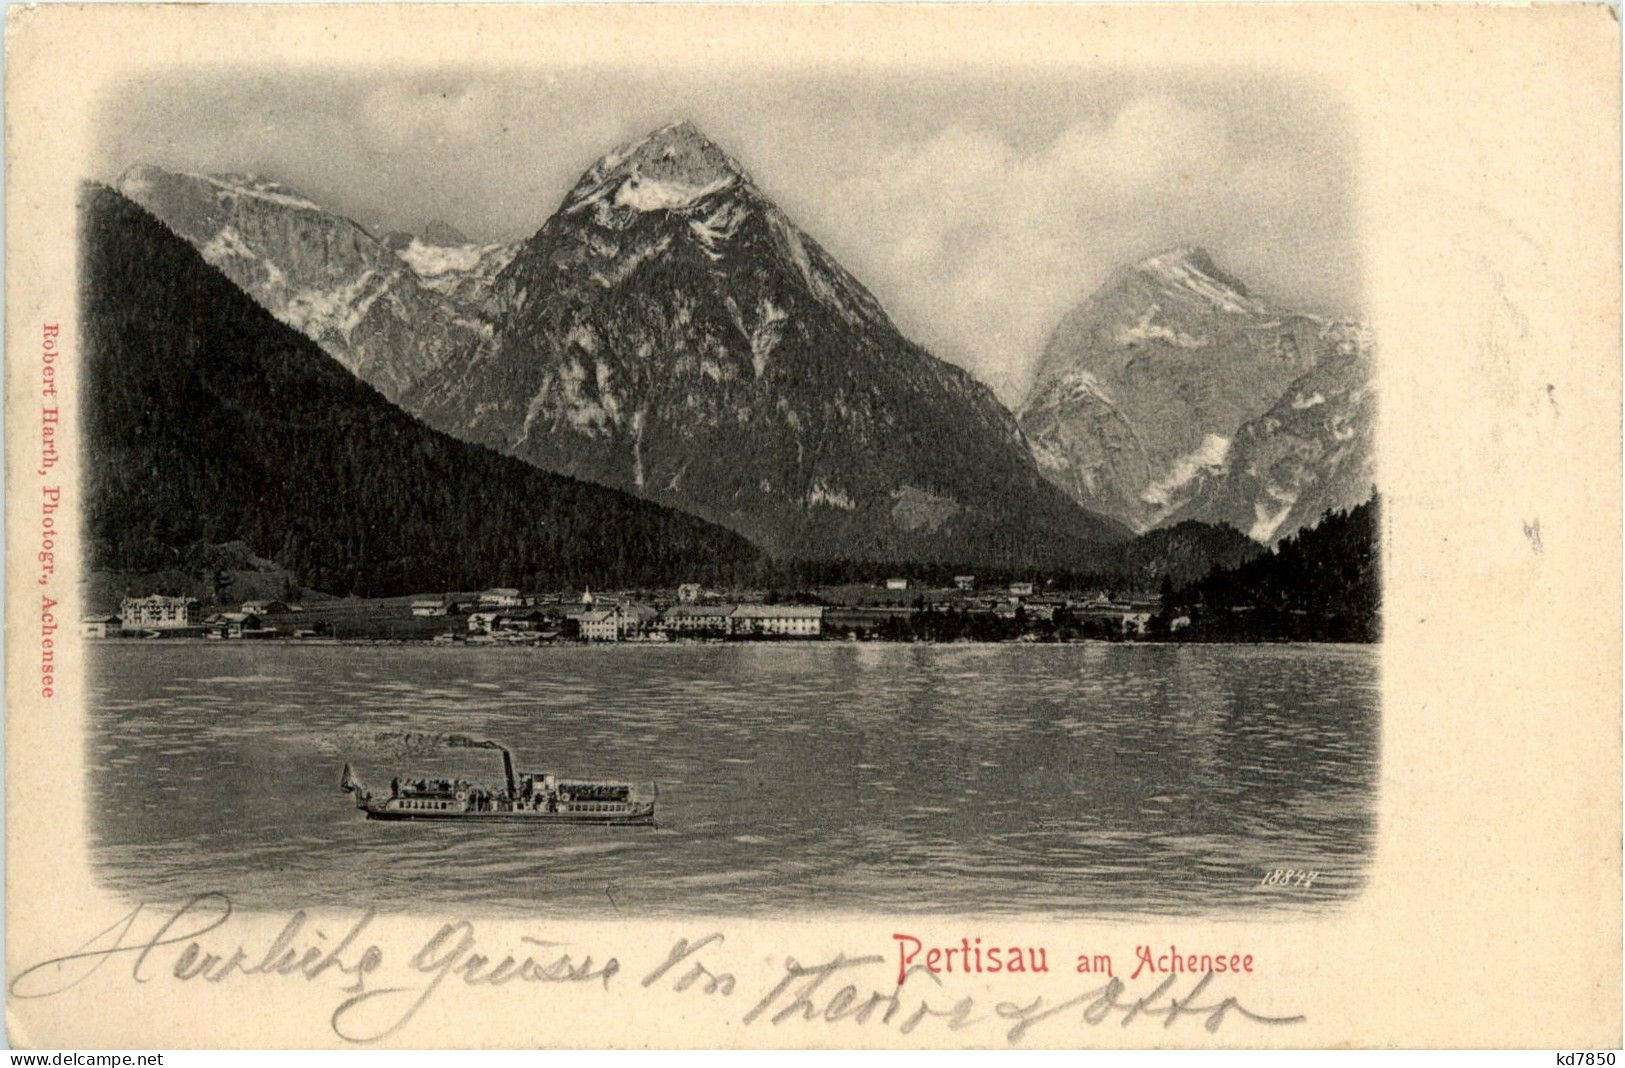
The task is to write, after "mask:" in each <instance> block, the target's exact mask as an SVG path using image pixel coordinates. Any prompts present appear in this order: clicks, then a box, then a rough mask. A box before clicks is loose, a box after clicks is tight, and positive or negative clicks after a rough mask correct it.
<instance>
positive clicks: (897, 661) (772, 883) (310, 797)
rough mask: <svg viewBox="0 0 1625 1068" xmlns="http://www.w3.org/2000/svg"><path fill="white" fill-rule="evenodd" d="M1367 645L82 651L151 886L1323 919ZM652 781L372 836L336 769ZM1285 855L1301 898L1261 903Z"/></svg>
mask: <svg viewBox="0 0 1625 1068" xmlns="http://www.w3.org/2000/svg"><path fill="white" fill-rule="evenodd" d="M1377 709H1378V694H1377V662H1376V650H1375V649H1373V648H1367V647H1328V646H1151V645H1108V644H1084V645H1064V646H1040V645H952V646H934V645H889V644H839V643H794V644H789V643H787V644H760V645H752V644H739V645H675V646H667V647H642V648H629V647H597V648H586V647H567V648H551V649H467V648H442V647H434V648H429V647H399V646H370V647H334V646H295V645H291V644H275V645H273V644H254V645H223V644H219V643H209V644H203V643H188V642H179V641H170V642H122V643H109V644H107V645H104V646H100V647H98V648H97V649H95V650H94V657H93V662H92V672H91V696H90V721H91V724H92V730H91V734H90V739H89V746H90V752H89V763H90V768H91V772H90V774H91V779H90V786H91V788H90V791H89V798H90V808H91V814H92V834H93V850H94V854H93V856H94V859H95V862H96V864H97V867H98V870H99V871H100V873H101V875H102V877H103V878H104V879H106V880H107V881H108V882H109V883H110V884H111V885H112V886H113V887H114V888H116V889H117V890H119V891H120V892H122V893H124V894H126V895H128V896H130V897H138V898H141V899H144V900H151V901H157V900H170V899H175V898H180V897H184V896H188V895H190V894H192V893H194V892H197V891H200V890H223V891H225V892H227V893H228V894H230V895H231V897H232V898H233V899H234V900H235V901H236V902H238V903H239V904H240V905H242V906H245V907H251V908H289V907H295V906H307V907H308V906H313V905H323V904H335V905H336V904H344V905H356V904H358V903H360V902H371V903H373V904H375V905H377V906H378V907H380V908H385V909H407V910H427V909H430V908H443V907H445V906H447V905H464V906H469V907H472V908H474V909H475V910H476V911H482V912H486V911H501V910H510V909H523V910H531V911H534V910H535V909H536V908H537V907H538V906H542V907H546V908H547V909H549V910H551V911H553V912H555V913H559V912H563V913H570V914H576V915H614V914H616V913H619V914H622V915H628V916H634V915H651V914H661V913H718V914H725V913H726V914H734V913H752V914H761V913H767V912H783V911H786V910H799V911H819V912H827V911H836V912H866V911H920V912H958V913H967V912H1033V913H1044V914H1050V915H1069V914H1070V915H1081V914H1092V915H1101V914H1111V913H1133V914H1144V913H1181V914H1192V915H1215V914H1222V913H1226V912H1231V911H1235V910H1238V909H1248V910H1258V909H1283V908H1286V909H1314V908H1322V907H1327V906H1330V905H1334V904H1335V903H1337V902H1338V901H1340V900H1345V899H1347V898H1349V897H1352V896H1354V895H1355V894H1357V893H1358V892H1359V889H1360V887H1361V884H1362V880H1363V874H1364V870H1365V866H1366V862H1367V859H1368V856H1369V852H1370V849H1371V844H1372V837H1373V831H1374V814H1375V788H1376V777H1377V731H1378V710H1377ZM388 731H396V732H401V731H414V732H418V731H421V732H453V731H455V732H463V733H469V734H474V735H477V736H487V737H492V738H496V739H498V740H500V741H502V742H504V743H506V744H507V745H508V746H509V747H510V748H512V749H514V750H515V753H516V758H517V760H518V762H519V765H520V768H521V770H538V771H540V770H556V771H560V772H564V773H568V774H572V775H581V776H604V777H608V778H624V779H633V780H637V781H654V782H657V783H658V784H659V786H660V808H659V813H658V815H659V825H658V826H657V827H655V828H652V829H651V828H626V827H622V828H608V827H574V828H568V827H549V826H542V827H538V826H529V825H518V826H513V825H508V826H495V827H493V826H490V825H481V826H479V827H472V826H469V825H466V824H458V823H428V824H411V823H405V824H391V823H377V822H369V821H367V820H365V819H364V818H363V817H362V815H361V814H360V813H359V812H357V811H356V810H355V809H354V807H353V806H352V802H351V799H350V798H349V796H348V795H345V794H342V793H341V792H340V791H339V789H338V778H339V770H340V767H341V766H342V764H343V763H344V762H345V761H346V760H349V761H351V762H353V763H354V764H355V767H356V772H357V774H358V775H360V776H361V777H362V778H363V779H365V780H366V781H368V782H370V783H372V784H374V785H375V786H376V785H381V784H387V782H388V780H389V778H390V777H391V776H392V775H394V774H397V773H399V774H405V773H415V774H425V773H428V774H453V775H462V776H465V777H470V778H479V779H482V780H487V781H498V780H500V777H501V767H500V764H499V763H497V762H496V761H494V760H493V759H491V754H489V753H480V752H472V753H471V752H469V751H466V750H463V751H453V752H448V753H447V754H445V755H444V756H443V757H436V758H432V759H425V758H416V757H414V758H412V759H410V760H405V761H403V760H401V759H400V758H399V757H398V756H392V755H391V754H390V753H389V752H388V751H387V749H384V748H381V747H379V746H378V745H377V743H376V741H375V739H376V736H377V735H379V734H380V733H382V732H388ZM1276 867H1290V868H1304V869H1313V870H1318V871H1319V872H1320V875H1319V876H1318V877H1317V878H1316V880H1315V881H1314V883H1313V884H1312V886H1311V887H1309V888H1307V889H1300V888H1284V889H1283V888H1276V887H1261V886H1260V885H1259V883H1260V879H1261V877H1262V876H1263V874H1264V872H1266V871H1267V870H1269V869H1271V868H1276Z"/></svg>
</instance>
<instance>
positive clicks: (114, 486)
mask: <svg viewBox="0 0 1625 1068" xmlns="http://www.w3.org/2000/svg"><path fill="white" fill-rule="evenodd" d="M277 195H282V194H277ZM80 225H81V233H80V238H81V243H82V251H81V263H82V265H83V274H82V291H81V299H82V305H81V315H80V323H81V334H82V339H83V344H82V349H83V354H84V362H83V370H82V374H83V376H84V389H83V390H82V396H83V398H84V421H83V434H84V437H85V464H84V471H85V476H84V478H85V484H84V487H83V492H84V499H85V506H84V537H85V541H86V552H87V559H88V566H89V568H90V569H91V570H94V571H103V572H107V571H119V572H131V573H158V572H163V571H166V570H171V569H175V568H181V569H185V568H187V567H195V566H198V562H199V561H207V560H208V559H209V557H210V553H211V552H213V551H214V550H216V549H217V548H218V547H219V546H223V545H229V544H232V543H241V547H242V548H243V550H244V552H245V553H251V555H253V556H254V557H257V558H264V559H266V560H272V561H275V563H276V564H277V565H279V566H280V567H281V568H284V569H286V571H287V573H288V575H290V576H293V578H294V580H296V581H297V582H298V583H299V584H301V585H304V586H308V587H314V588H316V589H320V590H325V591H327V592H330V593H336V594H347V593H353V594H359V595H369V596H377V595H388V594H400V593H410V592H422V591H430V590H446V589H479V588H482V587H485V586H491V585H509V586H522V587H536V586H560V585H566V584H570V585H574V584H578V583H583V582H587V583H591V584H592V585H644V584H650V585H653V584H670V583H674V582H678V581H730V580H732V579H734V578H737V577H738V576H739V575H741V574H748V573H750V571H751V569H753V568H755V567H756V566H757V564H758V553H757V552H756V550H755V549H754V548H753V547H752V546H751V545H749V544H748V543H747V542H746V541H745V540H744V539H743V538H741V537H739V536H738V535H737V534H734V533H733V532H731V531H727V530H724V529H722V528H720V527H717V526H714V525H712V524H709V523H706V522H704V521H703V520H700V519H697V518H695V517H693V516H689V515H685V514H682V513H679V512H675V511H672V510H670V509H666V508H662V507H660V506H658V505H656V504H653V503H651V502H648V501H643V500H639V499H637V498H635V497H633V496H630V495H628V494H624V493H620V492H618V491H616V490H612V489H607V488H605V487H602V486H595V485H591V484H588V483H584V482H580V481H577V480H576V479H572V478H568V477H566V476H563V475H557V474H552V473H549V472H545V471H539V470H537V469H536V468H534V467H531V466H529V465H528V464H525V463H523V462H521V461H519V460H516V459H514V458H512V457H508V456H502V455H499V454H497V453H494V452H491V451H490V450H487V449H483V448H480V447H478V446H475V445H470V444H468V443H466V442H461V441H457V440H454V439H453V438H451V437H449V436H447V435H445V434H441V433H439V432H437V431H434V430H431V429H429V428H428V427H426V426H424V425H423V424H421V423H420V422H418V421H417V420H415V419H413V418H412V417H411V416H409V415H407V414H406V413H405V412H403V411H401V410H400V409H399V408H397V407H396V406H395V405H393V404H391V403H390V402H389V401H387V400H385V399H384V397H383V396H381V395H380V394H379V393H378V392H377V391H376V390H374V389H373V388H372V387H371V386H368V385H366V384H365V383H363V382H362V381H360V380H359V379H357V378H356V377H355V376H354V375H352V374H350V373H349V372H348V371H346V370H345V369H344V368H342V367H340V366H339V365H338V363H337V362H336V361H335V360H333V358H332V357H330V356H328V355H327V354H326V353H324V352H323V351H322V350H321V349H319V348H317V347H316V345H315V344H313V343H312V342H311V341H310V340H309V339H308V338H306V337H304V336H303V335H302V334H300V333H298V332H296V331H294V330H293V329H291V328H290V327H288V326H287V325H285V324H283V323H281V322H278V321H277V320H276V319H274V318H273V317H272V316H271V315H270V313H269V312H267V311H266V310H265V309H264V308H262V307H261V306H259V305H258V304H257V303H255V302H254V301H253V300H251V299H250V298H249V297H248V296H247V295H246V294H244V293H243V292H242V291H241V290H240V289H238V288H237V287H236V286H235V285H234V284H233V283H232V282H230V281H228V280H227V278H226V277H225V275H224V274H222V273H221V272H220V271H218V270H216V269H215V268H214V267H211V266H210V265H209V264H207V263H206V262H204V260H203V259H202V258H201V257H200V256H199V254H198V252H197V251H196V249H194V248H193V247H192V246H190V245H189V244H188V243H187V242H186V241H184V240H182V239H181V238H180V237H178V236H177V235H176V234H175V233H173V232H172V231H171V230H169V229H167V228H166V227H164V226H163V225H161V224H160V223H159V222H158V220H157V219H156V218H154V217H153V216H152V215H150V214H148V213H147V212H146V211H144V210H143V209H142V208H140V207H138V206H137V205H135V204H134V203H132V202H131V201H129V200H127V199H126V198H124V197H123V196H121V195H119V194H118V193H116V192H114V191H113V190H111V189H108V188H106V187H104V186H87V187H86V188H85V191H84V193H83V195H82V198H81V204H80ZM707 576H709V577H707Z"/></svg>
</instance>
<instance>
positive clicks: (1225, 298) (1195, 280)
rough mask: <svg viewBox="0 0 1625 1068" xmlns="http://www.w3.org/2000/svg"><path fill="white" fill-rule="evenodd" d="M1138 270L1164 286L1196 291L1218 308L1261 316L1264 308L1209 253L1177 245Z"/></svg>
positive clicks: (1141, 265) (1148, 259)
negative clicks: (1216, 263)
mask: <svg viewBox="0 0 1625 1068" xmlns="http://www.w3.org/2000/svg"><path fill="white" fill-rule="evenodd" d="M1139 269H1140V270H1141V271H1142V272H1144V273H1146V274H1149V275H1152V276H1153V277H1155V278H1157V279H1158V280H1160V281H1161V282H1162V283H1163V284H1164V285H1167V286H1170V287H1172V288H1174V289H1177V290H1183V291H1184V292H1187V293H1190V294H1193V295H1195V296H1197V297H1199V298H1201V299H1202V300H1204V301H1206V302H1208V303H1209V304H1211V305H1213V306H1214V307H1216V308H1220V309H1222V310H1224V311H1227V312H1233V313H1235V314H1238V315H1260V314H1263V313H1264V311H1265V307H1264V305H1263V304H1262V303H1260V302H1259V301H1257V300H1255V299H1253V297H1252V296H1251V295H1249V294H1248V293H1247V292H1246V291H1245V290H1243V289H1242V288H1241V287H1240V286H1238V285H1236V284H1235V283H1234V282H1233V281H1231V280H1229V279H1226V278H1223V277H1221V276H1220V273H1219V272H1218V270H1217V269H1216V268H1215V267H1214V266H1213V261H1212V259H1211V258H1209V256H1208V255H1207V253H1206V252H1204V251H1202V250H1201V249H1196V248H1177V249H1172V250H1170V251H1168V252H1163V253H1159V254H1157V255H1155V256H1151V257H1149V258H1147V259H1145V260H1143V261H1141V263H1140V267H1139Z"/></svg>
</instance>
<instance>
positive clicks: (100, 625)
mask: <svg viewBox="0 0 1625 1068" xmlns="http://www.w3.org/2000/svg"><path fill="white" fill-rule="evenodd" d="M1187 622H1188V621H1187ZM119 627H120V621H119V617H118V616H90V617H88V618H86V619H81V620H80V621H79V636H80V637H82V638H105V637H107V636H108V635H109V634H113V633H117V632H118V630H119Z"/></svg>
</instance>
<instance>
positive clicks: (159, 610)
mask: <svg viewBox="0 0 1625 1068" xmlns="http://www.w3.org/2000/svg"><path fill="white" fill-rule="evenodd" d="M199 608H200V605H199V604H198V600H197V598H195V597H165V596H163V595H162V594H157V593H155V594H153V595H152V596H150V597H126V598H124V600H123V602H122V603H121V604H120V605H119V618H120V619H122V620H123V621H124V626H125V627H126V628H136V627H140V628H146V629H150V630H179V629H181V628H184V627H195V626H197V625H198V616H199Z"/></svg>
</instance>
